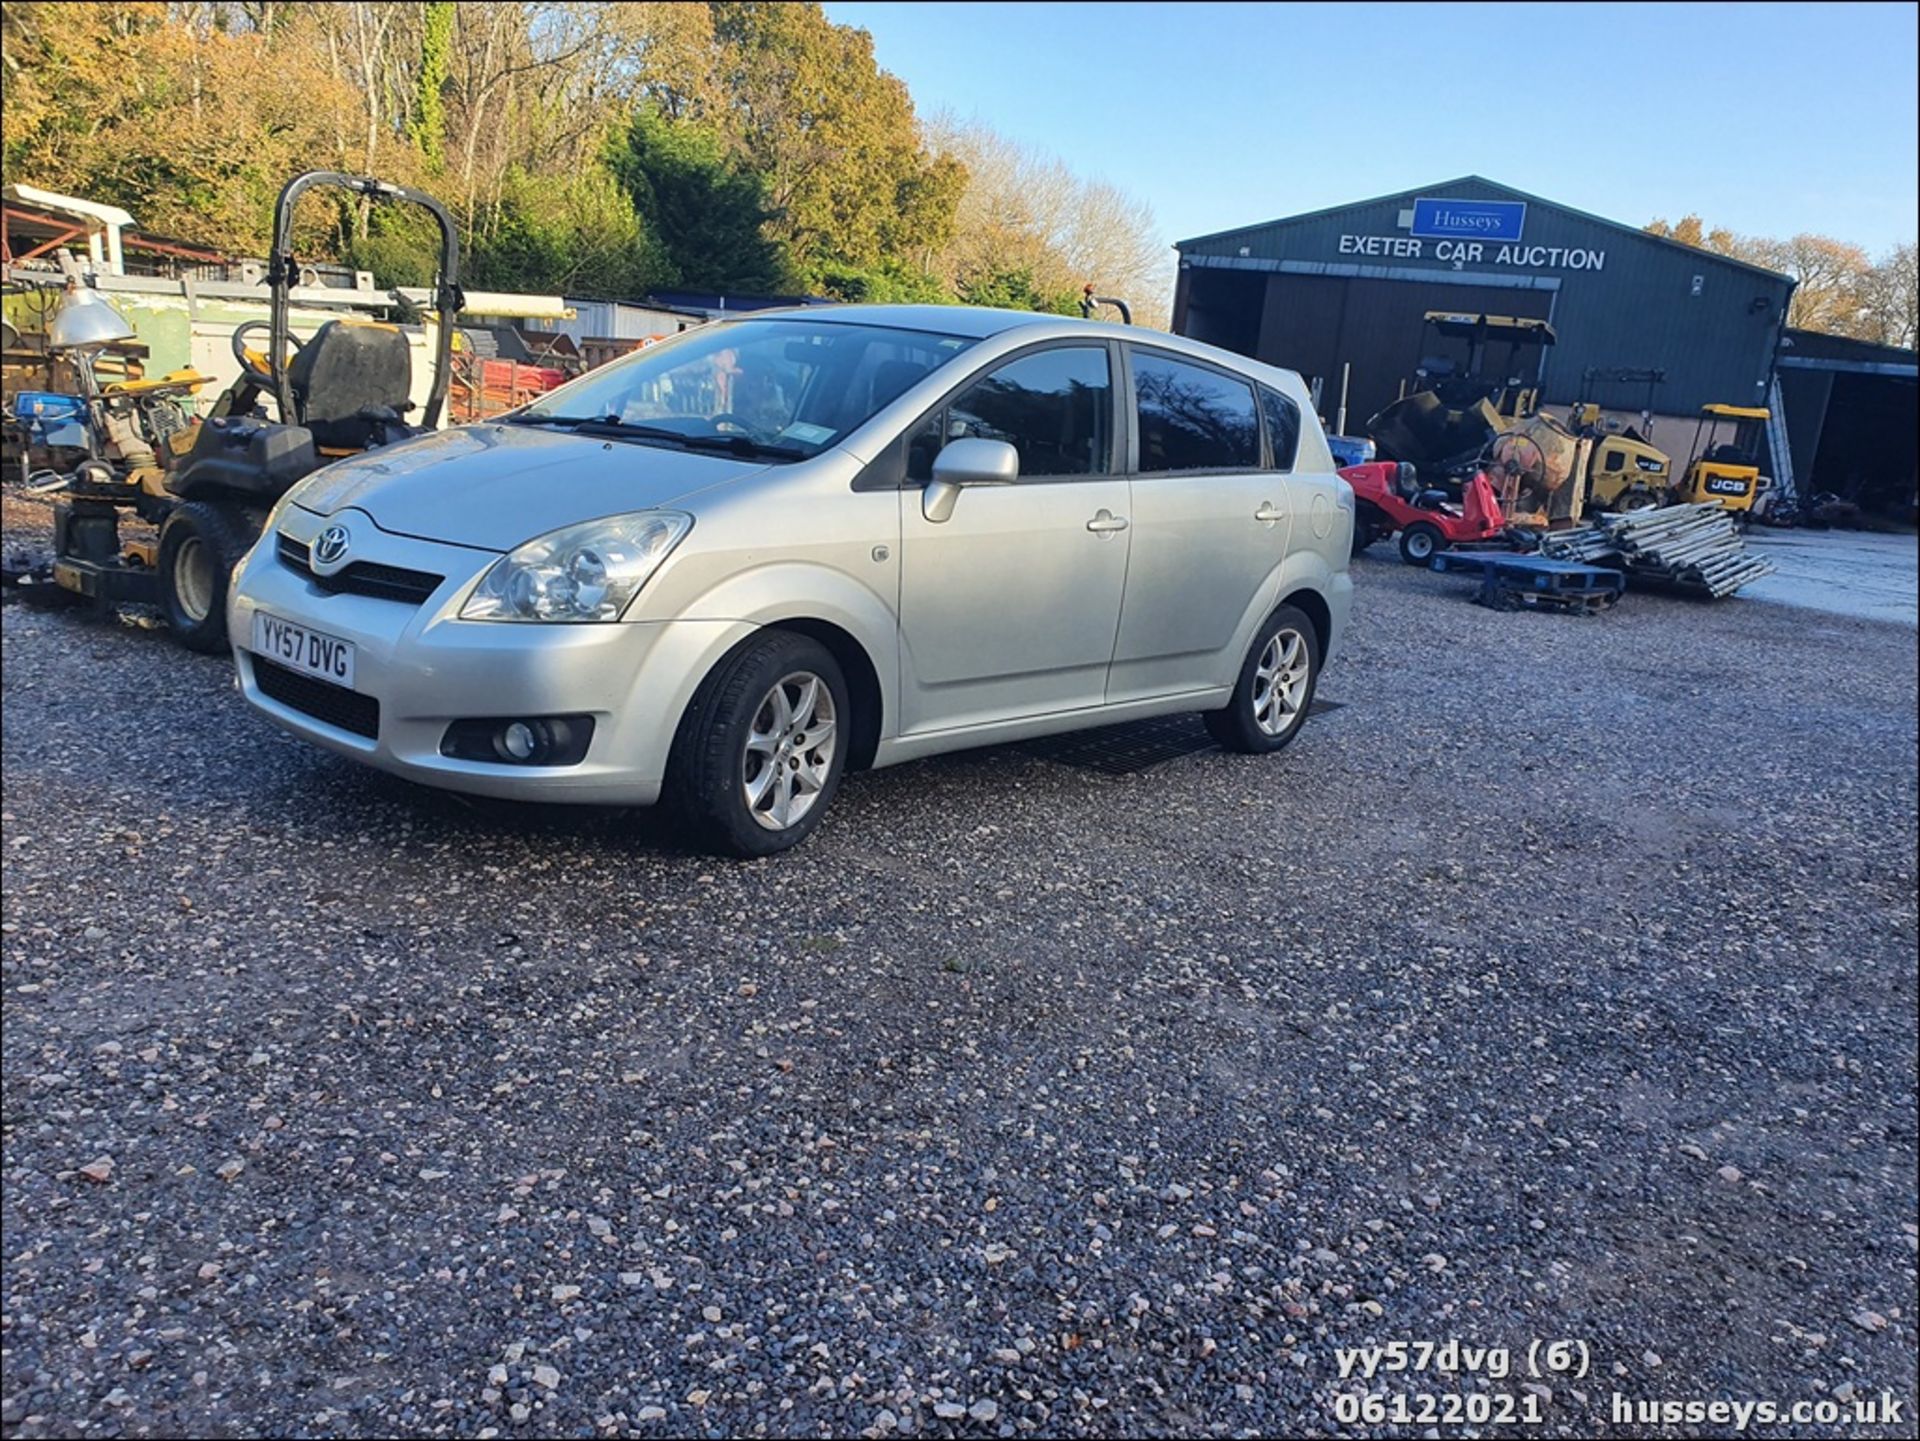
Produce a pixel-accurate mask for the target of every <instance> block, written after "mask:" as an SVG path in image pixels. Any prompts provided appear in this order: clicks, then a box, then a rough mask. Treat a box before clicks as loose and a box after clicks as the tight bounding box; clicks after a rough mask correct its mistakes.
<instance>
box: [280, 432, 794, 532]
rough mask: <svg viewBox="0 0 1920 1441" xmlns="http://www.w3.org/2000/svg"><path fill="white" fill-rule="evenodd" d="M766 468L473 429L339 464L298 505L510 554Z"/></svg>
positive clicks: (568, 437)
mask: <svg viewBox="0 0 1920 1441" xmlns="http://www.w3.org/2000/svg"><path fill="white" fill-rule="evenodd" d="M765 468H766V462H764V461H761V460H741V459H737V458H734V457H731V456H726V455H711V454H707V453H704V452H695V451H682V450H675V449H673V448H671V447H670V446H665V445H641V444H633V443H630V442H625V441H619V440H606V439H603V438H601V437H598V436H585V435H573V434H570V433H568V432H566V431H556V430H546V429H542V428H538V427H534V426H522V425H472V426H462V427H459V428H457V429H453V430H443V431H439V432H436V433H434V434H430V435H422V436H416V437H414V438H413V439H411V440H406V441H402V442H400V443H399V444H397V445H391V446H385V447H383V448H381V449H379V450H375V451H369V452H368V453H367V454H365V455H359V456H354V457H353V458H351V459H348V460H340V461H336V462H334V463H333V464H332V465H329V466H327V467H326V468H325V469H323V470H320V471H318V472H316V473H315V474H314V475H313V477H312V478H311V479H309V480H308V481H306V482H305V483H304V484H302V485H301V486H300V488H299V490H298V491H297V493H296V494H295V495H294V497H293V502H294V504H295V505H298V506H299V507H300V508H301V509H303V510H310V511H314V512H316V513H317V514H320V515H332V514H333V513H334V512H336V511H339V510H344V509H346V508H347V507H349V506H352V507H353V508H355V509H357V510H361V511H364V512H365V513H366V514H368V515H370V516H372V517H373V522H374V524H375V525H377V526H379V527H380V528H381V529H382V530H385V531H390V532H392V533H394V534H396V535H409V536H417V537H419V538H420V539H423V540H437V541H445V542H448V543H450V544H453V545H466V546H474V547H477V548H479V549H481V550H500V551H504V550H511V549H513V547H515V546H517V545H520V544H522V543H524V542H526V541H529V540H532V539H533V538H534V537H535V536H538V535H544V534H546V533H547V532H548V531H550V530H558V529H559V528H560V527H561V526H564V525H573V524H576V523H578V522H580V521H585V520H598V519H599V518H600V517H602V516H607V515H620V514H623V513H625V512H627V511H635V510H654V509H658V508H660V507H662V506H667V505H670V504H672V503H673V502H675V501H678V500H682V499H685V498H686V497H688V496H690V495H692V494H693V493H694V492H696V491H700V490H705V489H708V488H709V487H711V486H715V485H721V484H725V483H727V482H729V481H733V480H738V479H740V478H741V477H742V476H745V475H750V474H752V473H753V472H755V471H758V470H763V469H765Z"/></svg>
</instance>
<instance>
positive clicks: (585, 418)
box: [512, 415, 687, 445]
mask: <svg viewBox="0 0 1920 1441" xmlns="http://www.w3.org/2000/svg"><path fill="white" fill-rule="evenodd" d="M512 423H513V424H515V425H565V426H570V427H571V428H572V429H573V430H574V431H575V432H576V433H577V434H584V435H618V436H623V437H629V438H631V439H634V440H670V441H672V442H673V443H674V444H676V445H685V444H686V443H687V437H686V436H685V435H684V434H682V433H681V432H680V431H677V430H667V429H664V428H663V427H661V426H657V425H635V424H632V423H631V422H629V421H625V420H622V419H621V418H620V417H619V416H617V415H516V416H514V417H513V422H512Z"/></svg>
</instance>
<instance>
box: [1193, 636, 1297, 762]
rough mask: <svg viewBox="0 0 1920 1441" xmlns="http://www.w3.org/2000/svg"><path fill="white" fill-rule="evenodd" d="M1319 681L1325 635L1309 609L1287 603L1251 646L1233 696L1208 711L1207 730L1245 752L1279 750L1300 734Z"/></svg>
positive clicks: (1228, 747) (1241, 667) (1222, 742)
mask: <svg viewBox="0 0 1920 1441" xmlns="http://www.w3.org/2000/svg"><path fill="white" fill-rule="evenodd" d="M1319 683H1320V636H1319V633H1318V632H1317V631H1315V630H1314V628H1313V622H1312V621H1310V620H1308V619H1307V617H1306V614H1305V613H1304V612H1303V611H1300V610H1297V609H1296V608H1294V607H1293V606H1290V605H1283V606H1281V607H1280V609H1278V610H1276V611H1275V612H1274V613H1273V614H1272V615H1270V616H1268V617H1267V623H1266V624H1265V625H1263V626H1261V627H1260V629H1259V631H1258V632H1257V633H1256V634H1255V636H1254V638H1253V644H1252V645H1250V646H1249V647H1248V648H1247V658H1246V660H1245V661H1244V662H1242V664H1241V666H1240V677H1239V679H1238V680H1237V681H1236V682H1235V684H1234V687H1233V698H1232V699H1231V700H1229V701H1228V702H1227V704H1226V705H1225V706H1223V707H1222V708H1221V709H1219V710H1217V711H1209V712H1207V713H1206V716H1205V717H1204V719H1205V721H1206V725H1207V730H1208V732H1209V733H1210V734H1211V735H1212V736H1213V738H1214V739H1215V740H1216V741H1218V742H1219V743H1220V744H1221V745H1222V746H1224V747H1225V748H1226V749H1227V750H1230V751H1238V752H1239V753H1240V754H1242V755H1265V754H1267V753H1268V752H1270V751H1277V750H1279V749H1280V748H1281V747H1282V746H1284V745H1286V744H1287V743H1288V742H1290V741H1291V740H1292V739H1293V738H1294V737H1295V736H1296V735H1298V734H1299V733H1300V727H1301V726H1302V725H1303V724H1305V722H1306V719H1307V711H1308V710H1309V709H1310V708H1311V707H1312V705H1313V692H1314V688H1315V687H1316V686H1318V685H1319Z"/></svg>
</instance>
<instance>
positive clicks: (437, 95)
mask: <svg viewBox="0 0 1920 1441" xmlns="http://www.w3.org/2000/svg"><path fill="white" fill-rule="evenodd" d="M422 11H423V13H422V15H421V27H420V71H419V74H417V75H416V76H415V77H414V83H413V116H412V118H411V119H410V120H409V121H408V123H407V138H408V139H410V140H412V141H413V143H414V144H415V145H416V146H418V147H419V149H420V153H421V155H423V156H425V157H426V160H427V162H428V164H430V165H433V166H435V167H438V165H439V164H440V161H441V159H442V152H443V151H444V149H445V147H446V141H447V102H446V97H445V96H444V95H442V94H441V90H442V88H443V87H444V86H445V85H446V83H447V62H448V59H449V54H450V51H451V50H452V47H453V18H454V7H453V5H452V4H451V3H449V0H434V3H432V4H428V5H425V6H423V7H422Z"/></svg>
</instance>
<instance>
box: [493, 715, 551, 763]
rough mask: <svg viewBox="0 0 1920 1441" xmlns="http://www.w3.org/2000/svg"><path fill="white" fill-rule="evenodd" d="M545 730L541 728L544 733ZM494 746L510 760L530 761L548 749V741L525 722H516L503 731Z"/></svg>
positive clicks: (543, 727)
mask: <svg viewBox="0 0 1920 1441" xmlns="http://www.w3.org/2000/svg"><path fill="white" fill-rule="evenodd" d="M545 729H546V727H545V726H541V727H540V730H542V731H544V730H545ZM494 745H495V746H496V747H498V748H499V749H500V751H501V752H502V753H503V754H504V756H505V757H506V759H508V760H513V761H530V760H532V759H534V757H535V756H537V755H538V754H539V753H540V752H541V751H543V750H545V749H546V748H547V739H546V737H545V736H544V735H541V734H539V733H538V732H536V731H535V730H534V728H533V727H532V726H530V725H528V724H527V723H526V722H525V721H515V722H514V723H513V724H512V725H509V726H506V727H504V728H503V729H502V730H501V732H500V734H499V736H497V737H496V738H495V740H494Z"/></svg>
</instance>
